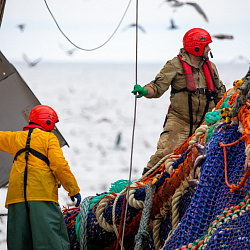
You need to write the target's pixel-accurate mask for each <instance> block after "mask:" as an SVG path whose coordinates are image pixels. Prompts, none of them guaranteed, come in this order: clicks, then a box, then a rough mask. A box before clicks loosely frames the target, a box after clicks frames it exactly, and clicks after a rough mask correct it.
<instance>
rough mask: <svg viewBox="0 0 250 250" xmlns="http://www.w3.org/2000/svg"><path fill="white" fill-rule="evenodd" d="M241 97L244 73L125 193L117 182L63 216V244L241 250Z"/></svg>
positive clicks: (245, 117)
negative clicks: (191, 132)
mask: <svg viewBox="0 0 250 250" xmlns="http://www.w3.org/2000/svg"><path fill="white" fill-rule="evenodd" d="M249 97H250V71H249V72H248V73H247V75H246V76H245V77H244V78H243V79H242V80H239V81H235V82H234V87H233V88H232V89H230V90H228V91H227V92H226V93H225V95H224V97H223V98H222V100H221V101H220V102H219V103H218V104H217V106H216V109H215V111H213V112H210V113H207V114H206V118H205V122H204V123H203V124H202V125H201V126H200V127H199V128H198V129H197V130H196V132H195V134H194V135H193V136H191V137H190V138H188V139H187V140H186V141H185V142H184V143H183V144H182V145H180V146H179V147H178V148H176V149H175V150H174V152H173V154H171V155H168V156H166V157H164V158H163V159H162V160H161V161H160V162H159V163H158V164H157V165H156V166H155V167H154V168H153V169H151V170H150V171H148V172H147V173H146V174H145V175H144V176H142V178H141V179H139V180H138V181H135V182H134V183H133V184H132V185H131V186H130V188H131V191H130V192H129V194H128V197H127V193H126V185H127V184H126V183H123V185H122V188H121V187H120V189H118V190H119V191H116V192H109V193H105V194H102V195H101V197H99V198H98V197H88V198H86V199H85V200H84V201H83V202H82V204H81V206H80V210H79V211H76V213H78V215H77V218H76V216H75V215H74V216H73V215H71V217H70V216H68V217H67V216H65V221H66V224H67V227H68V232H69V235H70V237H71V239H73V240H71V242H72V241H74V240H76V237H75V238H74V237H73V235H77V240H76V241H78V242H80V244H79V243H78V244H73V243H74V242H73V243H71V246H72V249H104V248H105V249H141V248H145V249H161V248H162V249H165V250H167V249H179V250H180V249H206V250H207V249H222V248H224V249H248V246H249V245H250V238H249V235H250V225H249V223H248V221H249V219H250V199H249V198H250V193H249V191H250V181H249V176H250V167H249V157H250V146H249V144H250V101H248V98H249ZM159 173H160V174H159ZM116 184H119V182H117V183H116ZM113 186H114V185H113ZM94 199H95V204H94V205H92V206H91V205H90V204H91V201H93V200H94ZM127 199H128V208H127V216H126V222H125V234H124V242H123V245H122V243H121V240H120V235H121V230H122V221H123V218H124V207H125V203H126V200H127ZM92 203H93V202H92ZM64 213H65V214H67V213H68V212H67V211H65V212H64ZM69 218H71V219H72V222H69ZM72 225H74V226H72Z"/></svg>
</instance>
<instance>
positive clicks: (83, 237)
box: [80, 196, 94, 250]
mask: <svg viewBox="0 0 250 250" xmlns="http://www.w3.org/2000/svg"><path fill="white" fill-rule="evenodd" d="M93 197H94V196H88V197H86V198H85V199H84V200H83V201H82V203H81V204H80V249H81V250H87V230H86V228H87V219H88V210H89V204H90V201H91V199H92V198H93Z"/></svg>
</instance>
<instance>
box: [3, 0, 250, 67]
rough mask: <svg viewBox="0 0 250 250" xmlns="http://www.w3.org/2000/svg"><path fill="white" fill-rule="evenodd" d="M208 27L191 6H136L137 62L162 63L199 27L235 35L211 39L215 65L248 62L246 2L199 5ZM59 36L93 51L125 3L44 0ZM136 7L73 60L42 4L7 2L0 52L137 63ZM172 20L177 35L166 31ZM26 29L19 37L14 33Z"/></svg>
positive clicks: (18, 57)
mask: <svg viewBox="0 0 250 250" xmlns="http://www.w3.org/2000/svg"><path fill="white" fill-rule="evenodd" d="M196 2H197V3H198V4H199V5H200V7H201V8H202V9H203V10H204V12H205V13H206V15H207V18H208V22H206V21H205V19H204V18H203V17H202V15H200V14H199V13H198V12H197V11H196V10H195V9H194V7H192V6H189V5H184V6H181V7H179V8H175V9H174V8H172V7H171V6H170V4H169V3H168V2H167V1H165V2H164V1H163V0H141V1H139V24H140V25H142V26H143V27H144V28H145V30H146V33H143V32H141V31H140V30H139V39H138V62H143V61H146V62H155V61H156V62H165V61H166V60H168V59H171V58H172V57H174V56H176V54H177V53H178V52H179V49H180V47H182V37H183V35H184V34H185V32H186V31H187V30H189V29H190V28H194V27H201V28H204V29H206V30H208V31H209V32H210V34H211V35H216V34H227V35H233V36H234V39H233V40H218V39H216V38H214V39H213V43H212V44H211V46H210V47H211V48H212V52H213V55H214V59H213V60H214V61H215V62H218V61H219V62H221V61H223V62H230V61H231V60H235V59H237V58H238V57H239V56H244V57H245V58H250V48H249V46H250V15H249V11H250V1H249V0H237V1H235V0H199V1H198V0H197V1H196ZM47 3H48V5H49V7H50V9H51V11H52V13H53V14H54V16H55V18H56V19H57V21H58V24H59V25H60V27H61V29H62V30H63V32H64V33H65V34H66V35H67V36H68V37H69V38H70V39H71V40H72V42H73V43H75V44H76V45H77V46H79V47H82V48H85V49H93V48H95V47H98V46H100V45H102V44H103V43H104V42H105V41H106V40H107V39H108V38H109V37H110V36H111V34H112V33H113V32H114V30H115V29H116V27H117V25H118V23H119V22H120V20H121V18H122V16H123V14H124V12H125V10H126V8H127V6H128V3H129V0H70V1H69V0H47ZM135 13H136V1H135V0H133V1H132V2H131V5H130V7H129V9H128V12H127V14H126V16H125V18H124V20H123V22H122V24H121V26H120V27H119V29H118V30H117V32H116V33H115V35H114V36H113V38H112V39H111V40H110V41H109V42H108V43H107V44H106V45H105V46H104V47H102V48H100V49H98V50H95V51H82V50H76V51H74V54H73V55H72V56H69V55H67V54H66V53H65V51H64V49H68V50H70V49H73V48H74V46H73V45H71V44H70V43H69V42H68V41H67V39H66V38H64V36H63V35H62V34H61V33H60V31H59V30H58V28H57V27H56V24H55V23H54V21H53V19H52V17H51V15H50V14H49V11H48V9H47V7H46V5H45V2H44V0H36V1H34V0H22V1H20V0H7V3H6V7H5V13H4V17H3V21H2V26H1V29H0V50H1V51H2V52H3V54H4V55H5V56H6V57H7V59H8V60H10V61H22V60H23V57H22V54H23V53H25V54H26V55H27V56H28V57H29V58H30V59H31V60H34V59H36V58H39V57H42V58H43V61H49V60H59V61H69V62H77V61H131V62H133V61H135V48H136V43H135V28H130V29H126V30H125V28H126V26H127V25H129V24H131V23H135V20H136V18H135ZM170 19H173V20H174V21H175V24H176V25H177V26H178V29H175V30H170V29H168V27H169V26H170ZM18 24H25V25H26V26H25V29H24V31H23V32H21V31H20V29H19V28H18V27H17V25H18Z"/></svg>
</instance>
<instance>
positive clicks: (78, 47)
mask: <svg viewBox="0 0 250 250" xmlns="http://www.w3.org/2000/svg"><path fill="white" fill-rule="evenodd" d="M44 2H45V5H46V7H47V9H48V11H49V13H50V15H51V17H52V18H53V20H54V22H55V24H56V26H57V28H58V29H59V31H60V32H61V33H62V35H63V36H64V37H65V38H66V39H67V40H68V41H69V42H70V43H71V44H72V45H73V46H74V47H76V48H77V49H79V50H84V51H93V50H97V49H100V48H101V47H103V46H104V45H106V44H107V43H108V42H109V41H110V40H111V38H112V37H113V36H114V35H115V33H116V32H117V30H118V28H119V27H120V26H121V23H122V21H123V19H124V17H125V15H126V14H127V11H128V8H129V6H130V4H131V2H132V0H129V3H128V6H127V8H126V10H125V12H124V14H123V15H122V18H121V20H120V22H119V23H118V25H117V27H116V28H115V30H114V31H113V33H112V34H111V35H110V37H109V38H108V39H107V40H106V41H105V42H104V43H103V44H101V45H99V46H97V47H95V48H90V49H87V48H82V47H80V46H78V45H76V44H75V43H73V42H72V41H71V39H69V37H68V36H67V35H66V34H65V33H64V32H63V31H62V29H61V28H60V26H59V24H58V22H57V20H56V18H55V17H54V15H53V13H52V12H51V10H50V8H49V6H48V4H47V1H46V0H44Z"/></svg>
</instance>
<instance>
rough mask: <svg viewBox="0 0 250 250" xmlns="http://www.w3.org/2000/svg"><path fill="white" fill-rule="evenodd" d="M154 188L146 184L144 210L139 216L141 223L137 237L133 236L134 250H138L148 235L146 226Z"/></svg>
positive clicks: (149, 183)
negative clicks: (134, 241) (134, 240)
mask: <svg viewBox="0 0 250 250" xmlns="http://www.w3.org/2000/svg"><path fill="white" fill-rule="evenodd" d="M155 188H156V186H155V185H154V186H153V187H152V185H151V182H148V183H147V184H146V186H145V189H146V198H145V202H144V208H143V211H142V216H141V221H140V227H139V230H138V233H137V235H136V236H135V239H136V245H135V248H134V249H135V250H140V249H141V245H142V243H143V239H147V238H148V237H149V233H148V232H147V230H146V228H147V224H148V220H149V216H150V212H151V208H152V203H153V198H154V194H155Z"/></svg>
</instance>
